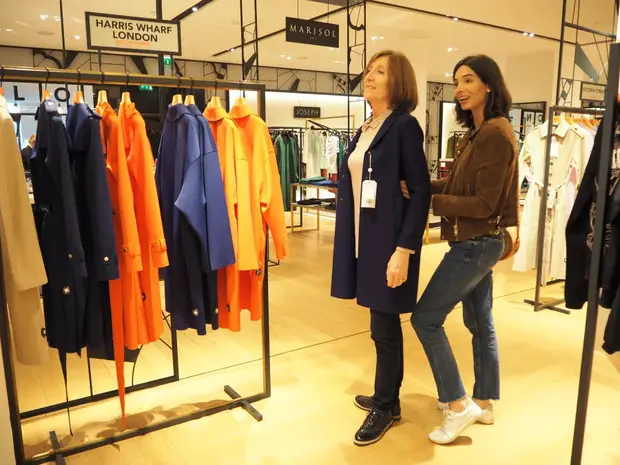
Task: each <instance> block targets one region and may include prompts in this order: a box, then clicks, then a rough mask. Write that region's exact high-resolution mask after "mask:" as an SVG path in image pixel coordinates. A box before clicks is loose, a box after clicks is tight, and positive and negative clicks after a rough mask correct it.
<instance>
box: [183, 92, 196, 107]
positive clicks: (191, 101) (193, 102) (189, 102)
mask: <svg viewBox="0 0 620 465" xmlns="http://www.w3.org/2000/svg"><path fill="white" fill-rule="evenodd" d="M185 105H196V99H195V98H194V96H193V95H191V94H187V95H186V96H185Z"/></svg>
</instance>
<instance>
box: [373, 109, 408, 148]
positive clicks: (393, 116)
mask: <svg viewBox="0 0 620 465" xmlns="http://www.w3.org/2000/svg"><path fill="white" fill-rule="evenodd" d="M404 113H406V110H405V109H404V108H403V107H401V106H396V107H395V108H394V109H393V110H392V112H391V113H390V114H389V116H387V118H386V119H385V121H383V124H381V128H380V129H379V132H378V133H377V135H376V136H375V138H374V139H373V140H372V142H371V143H370V146H369V147H368V150H369V151H370V150H372V149H373V147H375V146H376V145H377V144H378V143H379V142H381V139H383V137H384V136H385V135H386V134H387V133H388V132H389V131H390V129H391V127H392V125H393V124H394V121H396V120H397V119H398V117H399V116H400V115H402V114H404Z"/></svg>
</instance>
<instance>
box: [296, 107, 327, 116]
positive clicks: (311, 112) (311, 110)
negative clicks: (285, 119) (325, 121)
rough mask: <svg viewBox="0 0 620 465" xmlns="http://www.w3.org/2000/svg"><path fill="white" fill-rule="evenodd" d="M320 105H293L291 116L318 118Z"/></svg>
mask: <svg viewBox="0 0 620 465" xmlns="http://www.w3.org/2000/svg"><path fill="white" fill-rule="evenodd" d="M320 117H321V107H293V118H320Z"/></svg>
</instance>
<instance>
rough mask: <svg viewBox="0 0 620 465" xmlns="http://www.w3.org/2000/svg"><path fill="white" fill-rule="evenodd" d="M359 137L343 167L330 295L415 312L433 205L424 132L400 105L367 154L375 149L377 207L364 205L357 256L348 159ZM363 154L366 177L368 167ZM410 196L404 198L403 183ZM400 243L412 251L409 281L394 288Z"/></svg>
mask: <svg viewBox="0 0 620 465" xmlns="http://www.w3.org/2000/svg"><path fill="white" fill-rule="evenodd" d="M360 135H361V129H360V130H358V131H357V134H356V135H355V137H354V138H353V140H352V142H351V143H350V144H349V150H348V152H347V155H346V156H345V158H344V160H343V162H342V166H341V169H340V178H339V181H338V202H337V207H336V233H335V240H334V257H333V258H334V261H333V267H332V285H331V295H332V297H336V298H340V299H357V303H358V304H359V305H361V306H362V307H368V308H370V309H372V310H375V311H379V312H384V313H389V314H400V313H408V312H411V311H413V309H414V307H415V304H416V300H417V293H418V277H419V271H420V256H421V249H422V241H423V236H424V231H425V228H426V222H427V219H428V213H429V207H430V198H431V195H430V176H429V173H428V167H427V163H426V157H425V155H424V135H423V133H422V128H421V127H420V125H419V124H418V121H417V120H416V119H415V118H414V117H413V116H412V115H411V114H409V113H408V112H406V111H405V110H404V109H402V108H400V107H397V108H396V109H394V111H393V112H392V114H391V115H390V116H389V117H388V118H387V119H386V120H385V121H384V122H383V124H382V126H381V128H380V130H379V132H378V134H377V135H376V137H375V139H374V140H373V141H372V143H371V145H370V147H369V149H368V152H370V153H372V179H373V180H375V181H376V182H377V201H376V207H375V208H374V209H367V208H362V209H361V212H360V224H359V254H358V255H359V258H356V257H355V223H354V201H353V189H352V186H351V173H350V171H349V166H348V160H349V157H350V156H351V153H352V152H353V150H355V146H356V144H357V141H358V140H359V138H360ZM368 152H367V153H366V155H365V157H364V168H363V173H364V176H363V178H364V179H366V177H367V175H366V173H367V170H368V162H369V157H368ZM401 180H405V181H406V182H407V186H408V188H409V192H410V194H411V198H410V200H407V199H405V198H404V197H403V195H402V192H401V189H400V181H401ZM397 246H401V247H405V248H408V249H413V250H415V251H416V253H415V254H413V255H411V257H410V260H409V274H408V279H407V281H406V282H405V283H403V284H402V285H401V286H399V287H397V288H395V289H392V288H389V287H388V285H387V279H386V270H387V265H388V262H389V260H390V257H391V256H392V254H393V253H394V251H395V249H396V247H397Z"/></svg>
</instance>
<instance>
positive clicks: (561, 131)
mask: <svg viewBox="0 0 620 465" xmlns="http://www.w3.org/2000/svg"><path fill="white" fill-rule="evenodd" d="M548 125H549V121H545V122H544V123H543V124H541V125H540V126H539V128H540V138H541V139H546V138H547V133H548V132H549V126H548ZM571 129H572V128H571V125H570V124H568V121H566V119H565V118H560V124H558V125H557V126H556V127H555V128H553V129H552V130H551V133H552V134H555V135H556V136H558V137H561V138H564V137H566V134H568V131H570V130H571Z"/></svg>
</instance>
